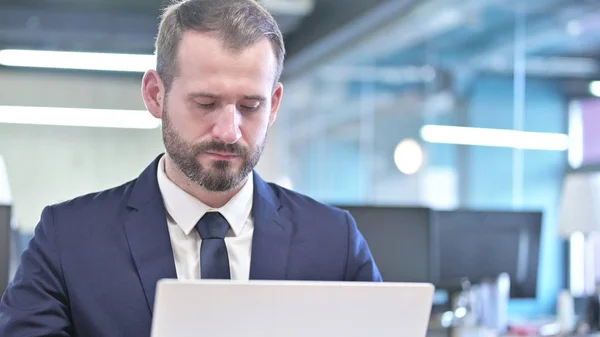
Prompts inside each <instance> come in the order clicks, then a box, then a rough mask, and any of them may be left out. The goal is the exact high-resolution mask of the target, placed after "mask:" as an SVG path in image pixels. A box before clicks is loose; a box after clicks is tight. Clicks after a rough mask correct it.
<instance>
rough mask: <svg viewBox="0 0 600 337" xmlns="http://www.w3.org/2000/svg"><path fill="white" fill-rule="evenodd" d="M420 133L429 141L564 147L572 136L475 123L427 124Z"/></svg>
mask: <svg viewBox="0 0 600 337" xmlns="http://www.w3.org/2000/svg"><path fill="white" fill-rule="evenodd" d="M421 137H422V138H423V140H425V141H426V142H429V143H440V144H456V145H474V146H493V147H508V148H514V149H528V150H547V151H565V150H567V149H568V148H569V136H567V135H564V134H559V133H545V132H525V131H516V130H502V129H484V128H474V127H461V126H448V125H425V126H423V128H422V129H421Z"/></svg>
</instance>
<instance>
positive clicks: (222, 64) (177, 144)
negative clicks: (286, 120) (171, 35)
mask: <svg viewBox="0 0 600 337" xmlns="http://www.w3.org/2000/svg"><path fill="white" fill-rule="evenodd" d="M177 62H178V67H179V74H178V76H177V77H175V79H174V80H173V83H172V86H171V90H170V92H169V93H168V95H167V97H166V98H165V102H164V104H163V109H162V121H163V139H164V143H165V148H166V150H167V154H168V155H169V157H170V158H171V159H172V161H173V162H174V164H175V165H176V166H177V168H178V169H179V170H180V171H181V172H183V173H184V174H185V175H186V176H187V177H188V178H189V179H190V180H191V181H193V182H194V183H196V184H198V185H200V186H203V187H204V188H206V189H207V190H210V191H218V192H225V191H229V190H231V189H233V188H236V187H239V185H240V184H241V183H242V182H243V181H244V180H245V178H246V177H248V174H249V173H250V172H251V171H252V170H253V169H254V167H255V166H256V164H257V163H258V160H259V159H260V156H261V154H262V151H263V149H264V146H265V142H266V135H267V130H268V128H269V127H270V125H271V124H272V123H273V121H274V120H275V117H276V114H277V109H278V107H279V101H280V99H281V94H282V88H281V84H279V83H278V84H277V85H276V86H275V88H274V87H273V80H274V78H275V74H276V69H277V61H276V58H275V55H274V52H273V49H272V47H271V44H270V43H269V41H268V40H267V39H264V40H262V41H260V42H258V43H257V44H255V45H253V46H250V47H248V48H246V49H244V50H242V51H240V52H238V53H233V52H231V51H229V50H227V49H225V48H223V46H222V45H221V42H220V40H219V39H218V38H216V37H215V36H214V35H211V34H207V33H198V32H186V33H184V35H183V36H182V40H181V43H180V46H179V55H178V60H177Z"/></svg>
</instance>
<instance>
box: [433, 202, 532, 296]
mask: <svg viewBox="0 0 600 337" xmlns="http://www.w3.org/2000/svg"><path fill="white" fill-rule="evenodd" d="M432 222H433V224H434V226H435V227H436V229H435V231H436V232H437V233H438V236H437V239H438V240H439V242H438V251H437V253H438V254H439V274H438V280H437V282H435V283H436V287H437V288H444V289H449V290H452V289H454V290H455V289H457V288H459V287H460V282H461V279H462V278H468V280H469V281H470V282H471V283H479V282H481V281H483V280H485V279H489V278H495V277H497V276H498V275H499V274H501V273H507V274H508V275H509V276H510V282H511V285H510V286H511V292H510V293H511V297H512V298H535V297H536V292H537V275H538V259H539V249H540V234H541V228H542V213H541V212H517V211H473V210H453V211H435V212H433V214H432Z"/></svg>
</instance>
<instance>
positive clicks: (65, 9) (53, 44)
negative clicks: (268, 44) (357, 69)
mask: <svg viewBox="0 0 600 337" xmlns="http://www.w3.org/2000/svg"><path fill="white" fill-rule="evenodd" d="M385 1H389V0H371V1H363V0H345V1H337V0H294V1H290V0H259V2H262V3H263V4H264V6H265V7H266V8H267V9H269V10H270V12H271V13H272V14H273V16H274V17H275V18H276V20H277V21H278V23H279V25H280V28H281V30H282V31H283V33H284V38H285V41H286V47H287V49H288V59H290V58H293V57H295V56H296V55H297V54H299V53H300V52H301V51H303V50H305V49H307V48H310V46H311V45H312V44H314V43H315V42H317V41H318V40H320V39H322V38H323V37H324V36H326V35H328V34H330V33H332V32H334V31H336V30H337V29H338V28H339V27H341V26H343V25H345V24H348V23H349V22H350V21H352V20H354V19H355V18H356V17H358V16H360V15H361V13H363V12H365V11H368V10H369V9H370V8H374V7H376V6H377V5H379V4H380V3H382V2H385ZM169 2H172V1H163V0H0V49H6V48H21V49H44V50H69V51H96V52H117V53H144V54H147V53H152V51H153V43H154V38H155V36H156V33H157V26H158V17H159V15H160V9H161V8H162V7H164V6H165V5H166V4H167V3H169ZM302 8H304V9H302Z"/></svg>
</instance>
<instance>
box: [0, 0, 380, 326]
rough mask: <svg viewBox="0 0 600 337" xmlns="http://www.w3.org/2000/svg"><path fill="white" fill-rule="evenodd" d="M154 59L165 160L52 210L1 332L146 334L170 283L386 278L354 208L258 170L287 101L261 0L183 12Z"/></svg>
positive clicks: (174, 12)
mask: <svg viewBox="0 0 600 337" xmlns="http://www.w3.org/2000/svg"><path fill="white" fill-rule="evenodd" d="M156 53H157V70H156V71H154V70H150V71H148V72H147V73H146V74H145V76H144V78H143V83H142V93H143V98H144V102H145V104H146V107H147V109H148V110H149V111H150V113H151V114H152V115H153V116H154V117H156V118H160V119H161V120H162V122H163V140H164V144H165V148H166V154H165V155H163V156H159V157H158V158H157V159H156V160H155V161H154V162H153V163H152V164H151V165H150V166H149V167H148V168H147V169H146V170H145V171H144V172H143V173H142V174H141V175H140V176H139V177H138V178H137V179H136V180H133V181H131V182H128V183H126V184H124V185H122V186H119V187H116V188H113V189H110V190H107V191H104V192H100V193H95V194H90V195H86V196H82V197H79V198H76V199H74V200H71V201H69V202H66V203H62V204H59V205H53V206H49V207H46V208H45V209H44V210H43V212H42V216H41V220H40V223H39V224H38V226H37V227H36V230H35V237H34V238H33V239H32V241H31V243H30V245H29V247H28V249H27V250H26V251H25V253H24V254H23V256H22V261H21V265H20V267H19V270H18V272H17V274H16V276H15V278H14V280H13V282H12V283H11V285H10V286H9V288H8V289H7V291H6V293H5V295H4V297H3V299H2V302H1V304H0V336H3V337H12V336H75V335H77V336H107V337H108V336H110V337H114V336H127V337H136V336H148V335H149V333H150V327H151V319H152V310H153V303H154V295H155V294H154V293H155V288H156V282H157V281H158V280H159V279H162V278H179V279H198V278H217V279H236V280H248V279H272V280H332V281H381V277H380V274H379V271H378V270H377V267H376V264H375V262H374V261H373V258H372V256H371V253H370V251H369V248H368V246H367V244H366V242H365V240H364V239H363V237H362V235H361V234H360V233H359V231H358V230H357V227H356V224H355V222H354V220H353V219H352V217H351V216H350V215H349V213H347V212H344V211H341V210H338V209H335V208H332V207H328V206H325V205H322V204H320V203H318V202H316V201H314V200H311V199H309V198H308V197H305V196H302V195H299V194H297V193H294V192H291V191H288V190H286V189H283V188H281V187H279V186H276V185H274V184H267V183H265V182H264V181H263V180H262V179H261V178H260V177H259V176H258V174H256V173H255V172H254V171H253V168H254V167H255V165H256V164H257V162H258V160H259V158H260V155H261V153H262V151H263V148H264V144H265V141H266V136H267V131H268V129H269V127H270V126H271V125H272V124H273V122H274V121H275V118H276V116H277V110H278V108H279V103H280V101H281V97H282V94H283V88H282V85H281V83H279V76H280V74H281V70H282V64H283V58H284V54H285V52H284V46H283V39H282V36H281V32H280V31H279V29H278V27H277V25H276V23H275V21H274V20H273V18H272V17H271V16H270V15H269V14H268V13H267V12H266V11H265V10H264V9H262V8H261V7H260V6H259V5H258V4H257V3H256V2H255V1H253V0H230V1H222V0H189V1H184V2H181V3H177V4H174V5H172V6H170V7H169V8H167V9H166V10H165V12H164V13H163V16H162V20H161V24H160V28H159V34H158V38H157V42H156ZM198 319H201V317H199V318H198ZM232 323H234V324H235V318H233V317H232Z"/></svg>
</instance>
